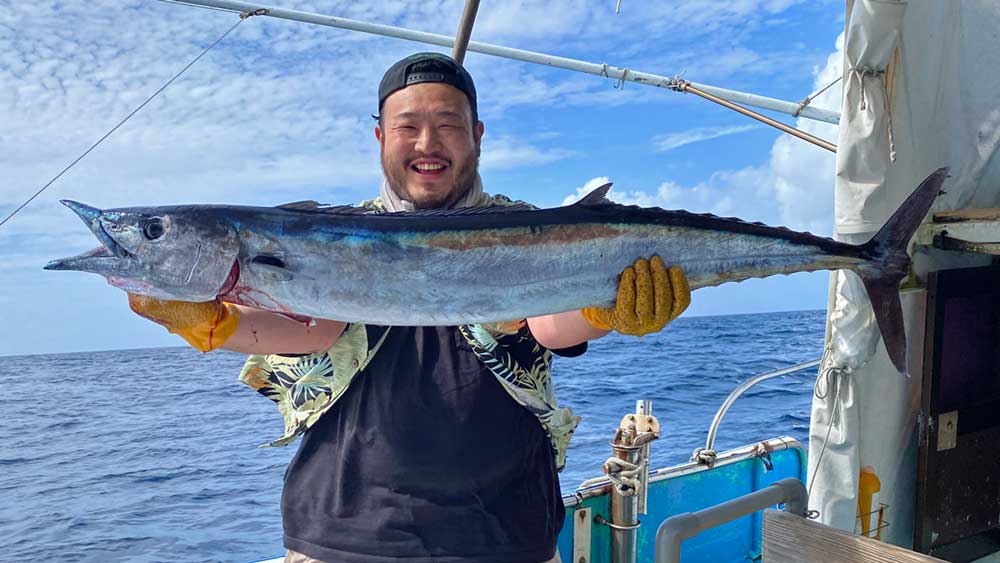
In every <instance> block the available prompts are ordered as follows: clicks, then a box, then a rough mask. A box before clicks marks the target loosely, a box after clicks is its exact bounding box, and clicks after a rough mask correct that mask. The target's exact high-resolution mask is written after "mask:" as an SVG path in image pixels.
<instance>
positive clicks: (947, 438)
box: [937, 411, 958, 452]
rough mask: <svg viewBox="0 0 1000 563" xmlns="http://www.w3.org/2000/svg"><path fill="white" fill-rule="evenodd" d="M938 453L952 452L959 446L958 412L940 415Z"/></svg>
mask: <svg viewBox="0 0 1000 563" xmlns="http://www.w3.org/2000/svg"><path fill="white" fill-rule="evenodd" d="M937 430H938V439H937V451H939V452H943V451H945V450H950V449H952V448H954V447H955V446H957V445H958V411H951V412H945V413H941V414H939V415H938V424H937Z"/></svg>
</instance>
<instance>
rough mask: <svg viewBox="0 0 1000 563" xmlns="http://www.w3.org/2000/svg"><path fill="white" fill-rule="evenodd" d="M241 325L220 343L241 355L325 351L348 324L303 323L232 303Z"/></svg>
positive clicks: (320, 320) (331, 322) (328, 321)
mask: <svg viewBox="0 0 1000 563" xmlns="http://www.w3.org/2000/svg"><path fill="white" fill-rule="evenodd" d="M231 306H233V307H236V308H237V309H238V310H239V315H240V324H239V326H238V327H237V328H236V331H235V332H234V333H233V335H232V336H230V337H229V338H228V339H227V340H226V342H225V343H224V344H223V345H222V346H221V347H222V348H225V349H226V350H232V351H233V352H242V353H244V354H314V353H317V352H325V351H327V350H329V349H330V347H331V346H333V344H334V343H335V342H336V341H337V339H338V338H340V335H341V334H343V332H344V328H345V327H347V323H345V322H343V321H331V320H326V319H315V320H313V322H312V323H305V322H302V321H296V320H293V319H290V318H288V317H286V316H284V315H280V314H278V313H272V312H271V311H265V310H263V309H252V308H250V307H241V306H238V305H231Z"/></svg>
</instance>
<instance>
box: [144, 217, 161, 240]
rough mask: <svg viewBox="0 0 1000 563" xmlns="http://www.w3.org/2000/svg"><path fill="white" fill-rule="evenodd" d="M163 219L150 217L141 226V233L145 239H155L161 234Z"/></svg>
mask: <svg viewBox="0 0 1000 563" xmlns="http://www.w3.org/2000/svg"><path fill="white" fill-rule="evenodd" d="M163 230H164V229H163V221H161V220H160V219H156V218H153V219H150V220H149V222H147V223H146V225H145V226H143V228H142V235H143V236H144V237H146V239H147V240H156V239H158V238H160V237H162V236H163Z"/></svg>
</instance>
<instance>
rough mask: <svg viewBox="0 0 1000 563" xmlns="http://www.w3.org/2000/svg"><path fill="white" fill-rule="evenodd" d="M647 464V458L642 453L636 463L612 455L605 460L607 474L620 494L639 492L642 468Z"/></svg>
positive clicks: (631, 494) (627, 494)
mask: <svg viewBox="0 0 1000 563" xmlns="http://www.w3.org/2000/svg"><path fill="white" fill-rule="evenodd" d="M645 465H646V460H645V459H644V458H643V456H642V454H641V453H640V454H639V459H637V460H636V462H635V463H631V462H628V461H625V460H624V459H620V458H617V457H614V456H612V457H609V458H608V460H607V461H605V462H604V473H606V474H607V476H608V479H609V480H610V481H611V483H612V484H613V485H614V486H615V489H616V490H617V491H618V494H620V495H623V496H633V495H635V494H637V493H638V492H639V486H640V484H641V483H640V482H641V477H642V469H643V467H645Z"/></svg>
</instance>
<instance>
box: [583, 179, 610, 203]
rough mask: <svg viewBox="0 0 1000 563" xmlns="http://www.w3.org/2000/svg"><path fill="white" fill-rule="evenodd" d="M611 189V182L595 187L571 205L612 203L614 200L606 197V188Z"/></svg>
mask: <svg viewBox="0 0 1000 563" xmlns="http://www.w3.org/2000/svg"><path fill="white" fill-rule="evenodd" d="M610 189H611V182H608V183H607V184H604V185H603V186H601V187H599V188H597V189H595V190H594V191H592V192H590V193H589V194H587V195H585V196H583V199H581V200H580V201H578V202H576V203H574V204H573V205H614V203H615V202H613V201H611V200H610V199H608V190H610Z"/></svg>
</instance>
